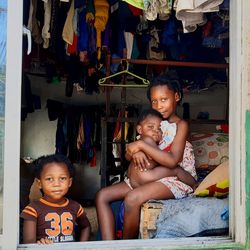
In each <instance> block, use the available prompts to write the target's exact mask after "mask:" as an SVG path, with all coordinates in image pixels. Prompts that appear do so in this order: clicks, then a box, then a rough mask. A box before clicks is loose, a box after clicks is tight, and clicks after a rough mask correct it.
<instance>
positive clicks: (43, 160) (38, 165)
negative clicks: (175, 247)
mask: <svg viewBox="0 0 250 250" xmlns="http://www.w3.org/2000/svg"><path fill="white" fill-rule="evenodd" d="M53 162H56V163H64V164H65V165H66V166H67V168H68V171H69V174H70V177H73V176H74V174H75V168H74V165H73V164H72V163H71V161H70V160H69V158H68V157H67V156H65V155H62V154H51V155H43V156H41V157H39V158H38V159H36V160H35V161H34V162H33V169H34V174H35V177H36V178H38V179H40V175H41V172H42V170H43V167H44V166H45V165H47V164H49V163H53Z"/></svg>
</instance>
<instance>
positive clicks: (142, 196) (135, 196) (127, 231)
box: [123, 182, 174, 239]
mask: <svg viewBox="0 0 250 250" xmlns="http://www.w3.org/2000/svg"><path fill="white" fill-rule="evenodd" d="M172 198H174V195H173V193H172V192H171V191H170V190H169V189H168V188H167V187H166V186H165V185H163V184H162V183H160V182H152V183H148V184H145V185H143V186H140V187H138V188H136V189H134V190H132V191H131V192H129V193H127V195H126V196H125V199H124V206H125V212H124V229H123V238H124V239H134V238H137V237H138V230H139V222H140V210H141V205H142V204H143V203H144V202H146V201H148V200H150V199H155V200H162V199H172Z"/></svg>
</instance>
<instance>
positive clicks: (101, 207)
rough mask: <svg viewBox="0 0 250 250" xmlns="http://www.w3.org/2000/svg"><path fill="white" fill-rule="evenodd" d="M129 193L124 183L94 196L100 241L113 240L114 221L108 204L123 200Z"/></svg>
mask: <svg viewBox="0 0 250 250" xmlns="http://www.w3.org/2000/svg"><path fill="white" fill-rule="evenodd" d="M129 191H131V189H130V188H129V187H128V185H127V184H126V183H125V182H121V183H118V184H115V185H112V186H108V187H105V188H102V189H101V190H100V191H99V192H98V193H97V194H96V200H95V201H96V209H97V218H98V223H99V228H100V231H101V236H102V240H114V239H115V219H114V215H113V212H112V208H111V206H110V203H111V202H113V201H118V200H122V199H124V197H125V195H126V194H127V193H128V192H129Z"/></svg>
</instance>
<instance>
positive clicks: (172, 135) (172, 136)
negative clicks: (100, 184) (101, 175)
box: [96, 77, 197, 240]
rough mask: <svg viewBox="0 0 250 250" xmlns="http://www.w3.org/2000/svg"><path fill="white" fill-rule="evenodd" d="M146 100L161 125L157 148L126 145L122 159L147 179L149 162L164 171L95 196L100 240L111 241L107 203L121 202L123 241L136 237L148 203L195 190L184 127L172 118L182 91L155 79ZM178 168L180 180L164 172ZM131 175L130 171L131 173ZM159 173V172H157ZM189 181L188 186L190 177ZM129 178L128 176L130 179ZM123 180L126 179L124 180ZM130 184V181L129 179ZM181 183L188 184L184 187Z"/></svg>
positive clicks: (175, 84)
mask: <svg viewBox="0 0 250 250" xmlns="http://www.w3.org/2000/svg"><path fill="white" fill-rule="evenodd" d="M147 95H148V99H149V100H150V102H151V106H152V108H153V109H155V110H157V111H158V112H159V113H160V114H161V115H162V117H163V119H164V121H162V123H161V129H162V139H161V141H160V143H159V147H156V146H155V145H152V144H151V143H148V142H147V141H146V140H138V141H135V142H132V143H130V144H128V145H127V152H126V155H127V156H130V157H129V158H131V160H132V161H133V165H134V168H137V171H138V172H143V171H145V170H147V171H146V172H148V175H150V172H151V171H154V170H155V169H157V168H158V167H156V168H155V169H153V170H150V169H151V168H152V167H151V164H152V162H151V164H150V159H153V160H154V161H155V162H157V164H158V165H160V166H161V167H160V168H162V169H163V168H166V171H162V169H161V171H162V175H159V176H157V177H158V180H155V179H154V180H152V181H151V182H147V181H146V183H144V184H142V185H141V183H139V184H140V185H138V186H135V187H133V183H132V185H131V183H129V184H130V185H128V182H127V183H126V182H125V181H124V182H121V183H118V184H115V185H112V186H109V187H106V188H103V189H101V190H100V191H99V192H98V193H97V196H96V206H97V215H98V221H99V226H100V230H101V236H102V239H103V240H113V239H115V222H114V216H113V213H112V209H111V207H110V203H111V202H113V201H117V200H122V199H124V208H125V210H124V229H123V238H124V239H133V238H137V237H138V229H139V219H140V207H141V205H142V204H143V203H144V202H146V201H148V200H150V199H155V200H161V199H174V198H176V199H180V198H184V197H186V196H187V195H188V194H189V193H192V192H193V188H192V187H193V186H195V179H196V178H197V176H196V171H195V165H194V163H195V162H194V154H193V150H192V145H191V144H190V143H189V142H188V141H187V138H188V123H187V122H186V121H184V120H182V119H181V118H180V117H179V116H178V115H177V114H176V108H177V105H178V103H179V102H180V100H181V98H182V91H181V87H180V85H179V82H178V81H174V80H170V79H168V78H166V77H159V78H157V79H156V80H155V81H154V82H153V83H151V84H150V85H149V87H148V93H147ZM177 166H180V167H181V168H182V169H184V170H185V171H186V172H188V173H185V172H184V176H183V178H181V180H180V179H178V177H177V175H175V176H174V175H173V174H171V175H169V173H167V170H173V169H176V167H177ZM133 171H134V170H133ZM159 172H160V171H159ZM190 175H191V176H192V177H193V179H191V182H190V177H191V176H190ZM131 177H132V176H131ZM125 180H126V179H125ZM131 181H133V178H132V179H131ZM185 183H188V185H187V184H185Z"/></svg>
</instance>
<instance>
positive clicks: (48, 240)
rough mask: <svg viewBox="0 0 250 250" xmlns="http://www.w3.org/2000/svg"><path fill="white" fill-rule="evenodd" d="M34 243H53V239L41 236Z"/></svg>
mask: <svg viewBox="0 0 250 250" xmlns="http://www.w3.org/2000/svg"><path fill="white" fill-rule="evenodd" d="M36 243H37V244H39V245H46V244H52V243H53V240H51V239H48V238H41V239H40V240H38V241H37V242H36Z"/></svg>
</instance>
